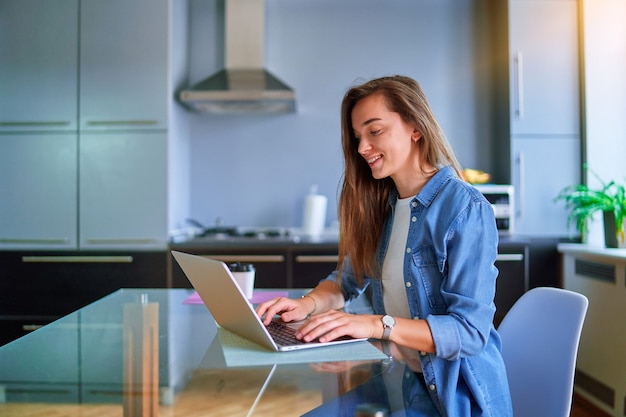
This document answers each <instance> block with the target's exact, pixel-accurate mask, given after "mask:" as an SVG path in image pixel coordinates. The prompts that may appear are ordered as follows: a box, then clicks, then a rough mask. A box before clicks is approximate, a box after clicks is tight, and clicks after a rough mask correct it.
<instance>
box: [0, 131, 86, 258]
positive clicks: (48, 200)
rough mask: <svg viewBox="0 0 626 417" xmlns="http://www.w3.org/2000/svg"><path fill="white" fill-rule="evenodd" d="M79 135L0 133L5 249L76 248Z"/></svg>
mask: <svg viewBox="0 0 626 417" xmlns="http://www.w3.org/2000/svg"><path fill="white" fill-rule="evenodd" d="M76 147H77V139H76V135H75V134H61V133H50V134H14V135H9V134H3V135H0V190H2V197H1V198H0V248H3V249H7V248H35V247H37V248H55V249H75V248H76V234H77V233H76V213H77V208H76V204H77V196H76V191H77V190H76V178H77V175H76V170H77V161H76V152H77V149H76Z"/></svg>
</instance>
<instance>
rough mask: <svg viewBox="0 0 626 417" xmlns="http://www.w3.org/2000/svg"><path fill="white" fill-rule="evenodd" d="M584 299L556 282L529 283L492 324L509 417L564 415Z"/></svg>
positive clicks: (567, 410)
mask: <svg viewBox="0 0 626 417" xmlns="http://www.w3.org/2000/svg"><path fill="white" fill-rule="evenodd" d="M588 304H589V301H588V300H587V298H586V297H585V296H584V295H582V294H578V293H575V292H573V291H569V290H564V289H560V288H551V287H538V288H533V289H531V290H530V291H528V292H526V293H525V294H524V295H523V296H522V297H520V298H519V299H518V300H517V302H516V303H515V304H514V305H513V307H511V309H510V310H509V312H508V313H507V314H506V316H505V317H504V319H503V320H502V323H500V326H499V327H498V333H499V334H500V337H501V338H502V356H503V358H504V363H505V365H506V369H507V376H508V380H509V387H510V390H511V397H512V401H513V415H514V416H515V417H537V416H550V417H568V416H569V415H570V410H571V406H572V396H573V389H574V371H575V368H576V355H577V353H578V343H579V341H580V333H581V331H582V327H583V322H584V320H585V315H586V313H587V306H588Z"/></svg>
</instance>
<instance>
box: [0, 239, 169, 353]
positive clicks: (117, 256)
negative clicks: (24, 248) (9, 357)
mask: <svg viewBox="0 0 626 417" xmlns="http://www.w3.org/2000/svg"><path fill="white" fill-rule="evenodd" d="M166 277H167V254H166V252H165V251H158V252H20V251H15V252H13V251H5V252H0V344H5V343H7V342H9V341H10V340H13V339H15V338H16V336H18V337H19V336H21V335H23V334H26V333H28V332H29V331H32V330H35V329H36V328H37V327H38V326H40V325H44V324H47V323H49V322H51V321H53V320H56V319H57V318H60V317H62V316H64V315H67V314H69V313H71V312H73V311H76V310H77V309H79V308H81V307H84V306H85V305H87V304H89V303H92V302H94V301H96V300H98V299H100V298H102V297H104V296H106V295H108V294H110V293H112V292H114V291H116V290H118V289H120V288H164V287H166V285H167V281H166Z"/></svg>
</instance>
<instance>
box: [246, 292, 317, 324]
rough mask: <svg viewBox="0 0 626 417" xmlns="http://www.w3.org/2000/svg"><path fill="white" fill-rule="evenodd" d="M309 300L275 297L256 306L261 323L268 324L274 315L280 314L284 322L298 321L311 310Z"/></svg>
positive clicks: (304, 317)
mask: <svg viewBox="0 0 626 417" xmlns="http://www.w3.org/2000/svg"><path fill="white" fill-rule="evenodd" d="M311 303H312V301H311V300H308V301H307V300H306V297H305V298H300V299H291V298H286V297H276V298H274V299H272V300H269V301H266V302H264V303H261V304H259V305H258V306H257V308H256V313H257V314H258V315H259V317H260V318H261V320H263V324H265V325H266V326H267V325H269V324H270V322H271V321H272V319H273V318H274V316H275V315H277V314H278V315H280V318H281V319H282V320H283V321H284V322H290V321H299V320H304V319H306V318H307V316H308V315H309V313H310V312H311V311H312V310H313V306H312V305H311Z"/></svg>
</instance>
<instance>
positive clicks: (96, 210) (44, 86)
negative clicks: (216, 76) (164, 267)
mask: <svg viewBox="0 0 626 417" xmlns="http://www.w3.org/2000/svg"><path fill="white" fill-rule="evenodd" d="M180 4H182V3H180ZM180 4H179V3H177V6H176V7H181V6H180ZM170 6H171V4H170V2H169V1H167V0H158V1H152V0H134V1H125V0H111V1H105V2H102V1H99V0H80V1H79V0H72V1H70V0H54V1H49V2H40V1H33V0H25V1H21V0H18V1H14V0H7V1H3V2H2V4H1V5H0V12H1V13H0V22H1V23H2V25H0V26H1V27H2V29H1V30H0V61H1V62H3V65H1V66H0V85H1V86H2V94H0V110H1V111H0V161H1V162H3V163H2V166H0V174H1V177H0V184H2V185H3V188H2V192H3V199H2V201H1V202H0V208H1V209H2V211H1V212H0V225H1V226H2V227H1V228H0V248H2V249H39V250H46V249H58V250H65V249H69V250H75V249H81V250H90V249H102V250H106V249H121V250H127V249H141V250H154V249H165V248H166V247H167V229H168V180H169V178H168V173H169V171H168V162H169V161H168V153H167V152H168V147H169V144H170V140H171V138H170V135H171V134H172V133H171V132H170V131H169V130H168V129H167V128H168V116H169V114H168V108H169V105H170V102H171V101H172V100H173V99H172V98H171V97H170V94H168V89H169V88H171V84H170V82H169V79H168V77H170V76H171V75H172V74H170V73H169V71H170V66H169V61H168V60H169V48H170V35H171V32H170V31H171V29H172V24H171V23H172V22H171V21H170V15H169V13H170ZM180 15H181V16H182V14H180ZM5 28H6V30H5ZM5 197H6V198H5Z"/></svg>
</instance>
